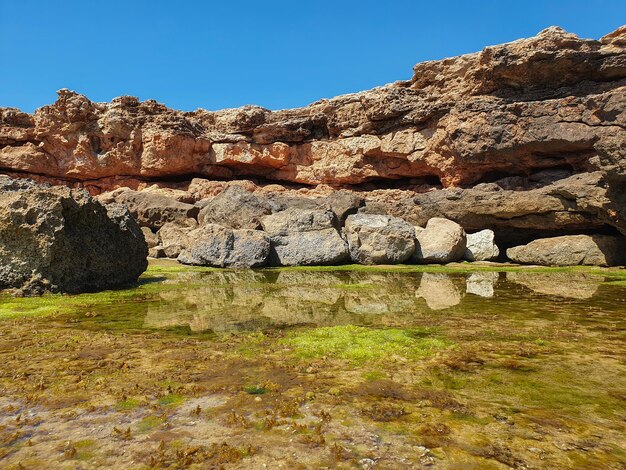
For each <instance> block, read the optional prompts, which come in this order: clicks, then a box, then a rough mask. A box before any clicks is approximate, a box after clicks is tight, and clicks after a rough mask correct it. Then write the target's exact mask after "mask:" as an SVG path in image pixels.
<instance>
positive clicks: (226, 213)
mask: <svg viewBox="0 0 626 470" xmlns="http://www.w3.org/2000/svg"><path fill="white" fill-rule="evenodd" d="M271 212H272V210H271V207H270V205H269V203H268V202H267V201H265V200H264V199H261V198H259V197H256V196H255V195H254V194H252V193H250V192H248V191H246V190H245V189H244V188H242V187H240V186H230V187H229V188H227V189H226V190H224V191H223V192H222V193H220V194H219V195H218V196H216V197H215V198H213V199H212V200H210V201H209V202H208V203H207V204H206V205H205V207H204V208H203V209H202V210H200V213H199V214H198V222H200V225H204V224H220V225H222V226H224V227H229V228H236V229H239V228H247V229H258V228H260V227H261V219H262V218H263V217H264V216H265V215H267V214H270V213H271Z"/></svg>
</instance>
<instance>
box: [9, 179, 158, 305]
mask: <svg viewBox="0 0 626 470" xmlns="http://www.w3.org/2000/svg"><path fill="white" fill-rule="evenodd" d="M147 254H148V247H147V245H146V242H145V240H144V235H143V233H142V232H141V229H140V228H139V226H138V225H137V222H136V221H135V220H134V219H133V218H132V217H131V215H130V214H129V212H128V209H127V208H126V207H124V206H121V205H117V204H114V205H110V206H108V207H106V208H105V207H104V206H103V205H102V204H100V203H99V202H97V201H95V200H94V199H93V198H91V197H90V196H89V194H87V192H85V191H83V190H72V189H69V188H64V187H57V188H51V187H45V186H39V185H36V184H35V183H34V182H32V181H28V180H13V179H10V178H7V177H6V176H0V290H2V289H7V288H15V289H19V290H21V292H22V293H24V294H38V293H41V292H43V291H46V290H49V291H53V292H69V293H79V292H86V291H87V292H90V291H98V290H103V289H111V288H114V287H120V286H124V285H127V284H130V283H133V282H136V281H137V278H138V277H139V275H140V274H141V273H142V272H144V271H145V269H146V267H147V266H148V263H147V260H146V256H147Z"/></svg>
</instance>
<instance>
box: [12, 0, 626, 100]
mask: <svg viewBox="0 0 626 470" xmlns="http://www.w3.org/2000/svg"><path fill="white" fill-rule="evenodd" d="M624 23H626V1H624V0H619V1H610V0H605V1H602V0H596V1H594V0H586V1H578V0H567V1H561V0H559V1H556V0H555V1H550V0H543V1H521V0H520V1H506V0H500V1H491V0H489V1H482V2H481V1H478V0H475V1H450V0H449V1H435V2H433V1H404V0H397V1H395V0H387V1H369V0H359V1H352V0H349V1H341V0H334V1H326V0H321V1H311V0H310V1H302V0H301V1H295V0H294V1H283V0H277V1H272V0H264V1H259V0H257V1H240V0H230V1H191V0H187V1H185V0H178V1H176V2H175V1H159V0H152V1H148V0H146V1H144V0H138V1H133V0H126V1H119V0H107V1H89V0H82V1H63V0H58V1H52V0H50V1H30V0H0V57H1V59H0V60H1V63H2V65H1V68H0V106H13V107H18V108H21V109H23V110H24V111H29V112H31V111H33V110H34V109H35V108H37V107H40V106H43V105H45V104H49V103H52V102H53V101H54V100H55V99H56V94H55V91H56V90H57V89H59V88H70V89H72V90H75V91H78V92H79V93H83V94H85V95H87V96H88V97H89V98H90V99H92V100H94V101H109V100H110V99H111V98H114V97H116V96H120V95H134V96H138V97H139V98H140V99H142V100H145V99H149V98H153V99H156V100H157V101H160V102H162V103H165V104H166V105H168V106H170V107H173V108H177V109H183V110H193V109H196V108H205V109H212V110H214V109H221V108H227V107H237V106H241V105H244V104H257V105H260V106H264V107H267V108H270V109H280V108H290V107H296V106H304V105H306V104H308V103H310V102H313V101H316V100H318V99H320V98H330V97H332V96H335V95H338V94H342V93H350V92H355V91H360V90H364V89H368V88H372V87H374V86H377V85H383V84H385V83H389V82H393V81H395V80H403V79H408V78H410V76H411V68H412V66H413V65H414V64H416V63H417V62H421V61H424V60H431V59H440V58H443V57H449V56H454V55H458V54H462V53H467V52H474V51H477V50H480V49H482V48H483V47H484V46H486V45H491V44H498V43H502V42H507V41H511V40H514V39H518V38H520V37H527V36H532V35H534V34H536V33H537V32H538V31H540V30H541V29H543V28H545V27H547V26H550V25H559V26H562V27H564V28H565V29H567V30H568V31H571V32H574V33H576V34H578V35H579V36H582V37H591V38H598V37H600V36H602V35H604V34H606V33H608V32H610V31H612V30H614V29H616V28H617V27H618V26H620V25H621V24H624Z"/></svg>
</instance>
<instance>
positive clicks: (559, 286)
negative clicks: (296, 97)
mask: <svg viewBox="0 0 626 470" xmlns="http://www.w3.org/2000/svg"><path fill="white" fill-rule="evenodd" d="M506 279H507V281H511V282H515V283H517V284H521V285H523V286H525V287H527V288H529V289H530V290H532V291H534V292H537V293H538V294H545V295H554V296H557V297H566V298H571V299H590V298H591V297H593V295H594V294H595V293H596V291H597V290H598V287H599V286H600V283H601V282H602V281H603V277H602V276H596V275H593V274H587V273H537V272H535V273H533V272H508V273H506Z"/></svg>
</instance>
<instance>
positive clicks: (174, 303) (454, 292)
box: [144, 270, 599, 332]
mask: <svg viewBox="0 0 626 470" xmlns="http://www.w3.org/2000/svg"><path fill="white" fill-rule="evenodd" d="M513 274H515V275H513ZM542 276H543V277H542ZM545 276H548V277H545ZM499 277H500V276H499V274H498V273H493V272H477V273H472V274H468V275H462V274H455V275H448V274H444V273H423V274H421V273H393V272H391V273H367V272H346V271H335V272H315V271H274V270H265V271H252V270H242V271H228V270H223V271H215V272H208V273H194V272H186V273H181V274H180V275H177V276H176V277H174V278H171V279H169V280H168V281H165V282H167V283H169V284H175V285H177V286H178V287H180V288H175V289H169V290H167V291H166V292H162V293H160V294H158V296H159V299H160V302H152V303H151V304H152V305H151V306H150V307H149V308H148V313H147V315H146V317H145V320H144V326H145V327H147V328H168V327H174V326H188V327H189V328H190V329H191V330H192V331H206V330H213V331H215V332H228V331H237V330H257V329H263V328H267V327H271V326H289V325H304V324H310V325H338V324H378V325H386V324H392V323H393V324H408V323H410V322H411V321H414V320H415V319H417V318H422V317H424V316H425V315H427V314H429V313H432V312H435V311H437V312H438V311H443V310H449V311H450V313H461V314H462V313H463V311H464V310H463V309H464V303H467V305H468V306H469V305H470V304H471V305H472V306H473V308H475V307H476V305H479V304H477V302H478V303H480V302H483V303H484V302H496V303H497V302H505V303H506V302H507V300H506V298H505V297H506V296H504V297H503V300H498V292H500V291H502V292H503V293H504V291H508V295H509V296H510V295H511V292H513V291H515V290H516V289H518V287H516V286H517V285H518V284H515V283H520V284H523V285H525V286H526V287H529V288H531V289H533V290H535V291H537V292H540V293H544V294H548V295H559V296H568V295H567V293H568V292H569V293H570V295H569V296H571V297H574V296H575V295H577V297H574V298H578V299H583V298H588V297H590V296H591V295H593V293H594V292H595V291H596V289H597V287H598V282H599V280H598V279H597V278H595V277H589V276H586V275H583V276H582V277H581V275H579V274H575V275H569V274H567V273H556V274H547V275H546V274H538V273H509V275H508V276H507V277H506V280H504V279H502V280H499ZM510 281H512V282H510ZM170 287H172V286H170ZM466 294H473V295H466ZM492 297H493V299H492ZM480 305H483V304H480ZM484 305H485V306H486V305H487V304H484ZM457 306H458V308H456V309H455V308H454V307H457ZM493 306H494V308H496V304H493Z"/></svg>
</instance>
